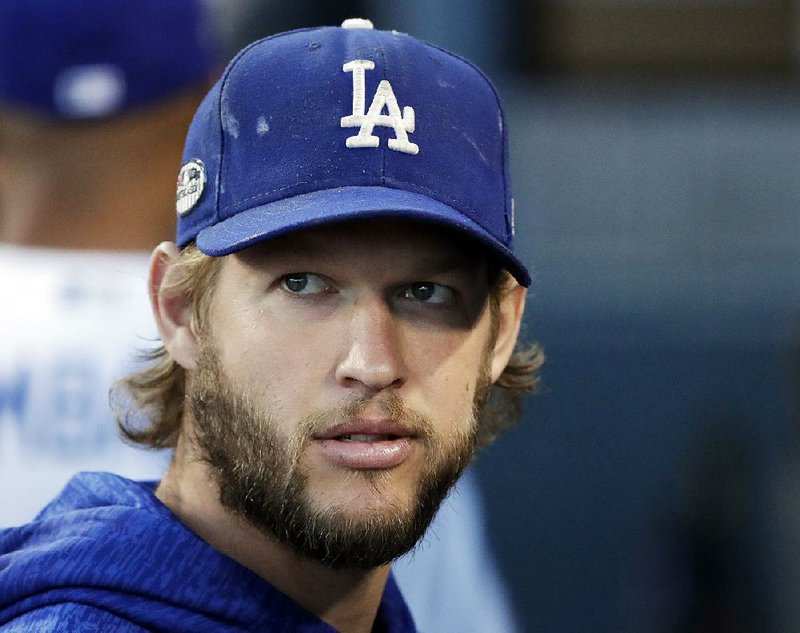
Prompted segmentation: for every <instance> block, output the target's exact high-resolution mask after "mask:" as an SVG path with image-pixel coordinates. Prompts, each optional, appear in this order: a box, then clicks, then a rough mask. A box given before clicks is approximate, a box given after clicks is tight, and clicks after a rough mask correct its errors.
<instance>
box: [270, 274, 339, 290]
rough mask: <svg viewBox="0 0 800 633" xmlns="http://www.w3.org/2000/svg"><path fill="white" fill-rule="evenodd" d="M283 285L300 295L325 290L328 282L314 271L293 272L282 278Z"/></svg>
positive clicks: (285, 288) (284, 287)
mask: <svg viewBox="0 0 800 633" xmlns="http://www.w3.org/2000/svg"><path fill="white" fill-rule="evenodd" d="M281 287H283V289H284V290H288V291H289V292H291V293H294V294H298V295H311V294H318V293H321V292H325V291H326V290H328V284H327V283H326V282H325V280H324V279H323V278H322V277H320V276H319V275H315V274H313V273H292V274H290V275H284V276H283V278H282V279H281Z"/></svg>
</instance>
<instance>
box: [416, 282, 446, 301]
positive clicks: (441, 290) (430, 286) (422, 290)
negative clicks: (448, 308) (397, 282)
mask: <svg viewBox="0 0 800 633" xmlns="http://www.w3.org/2000/svg"><path fill="white" fill-rule="evenodd" d="M403 296H404V297H405V298H406V299H416V300H417V301H424V302H425V303H447V302H448V301H450V300H452V299H453V296H454V293H453V289H452V288H448V287H447V286H442V285H441V284H435V283H433V282H432V281H419V282H417V283H413V284H411V285H410V286H409V287H408V288H407V289H406V290H405V292H404V293H403Z"/></svg>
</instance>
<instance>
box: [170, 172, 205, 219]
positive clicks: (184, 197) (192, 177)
mask: <svg viewBox="0 0 800 633" xmlns="http://www.w3.org/2000/svg"><path fill="white" fill-rule="evenodd" d="M205 186H206V166H205V165H203V161H201V160H198V159H194V160H190V161H189V162H188V163H186V164H185V165H184V166H183V167H181V170H180V171H179V172H178V183H177V191H176V193H175V208H176V209H177V210H178V215H180V216H184V215H186V214H187V213H189V211H191V210H192V209H193V208H194V205H196V204H197V201H198V200H200V196H202V195H203V189H205Z"/></svg>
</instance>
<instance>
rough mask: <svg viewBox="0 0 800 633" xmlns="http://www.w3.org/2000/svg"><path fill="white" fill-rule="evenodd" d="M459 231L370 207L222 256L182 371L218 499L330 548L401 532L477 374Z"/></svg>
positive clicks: (464, 425) (434, 499)
mask: <svg viewBox="0 0 800 633" xmlns="http://www.w3.org/2000/svg"><path fill="white" fill-rule="evenodd" d="M467 249H468V246H467V245H466V244H465V243H460V242H457V241H454V239H453V236H452V234H451V233H448V232H446V231H440V230H437V229H435V228H433V227H431V226H429V225H427V226H426V225H419V224H414V223H410V222H402V221H389V220H381V221H378V220H372V221H368V222H360V223H352V224H347V225H337V226H333V227H323V228H318V229H311V230H307V231H303V232H299V233H296V234H292V235H289V236H285V237H282V238H278V239H275V240H271V241H269V242H267V243H264V244H261V245H257V246H254V247H251V248H249V249H246V250H245V251H242V252H240V253H238V254H236V255H233V256H230V257H228V258H226V259H225V261H224V262H223V265H222V269H221V270H220V273H219V277H218V280H217V285H216V289H215V291H214V297H213V300H212V303H211V307H210V312H209V315H208V320H207V323H208V327H207V330H208V331H207V332H204V333H203V334H202V335H201V339H200V347H199V352H198V357H197V369H196V371H195V372H194V373H193V376H192V380H191V384H190V389H189V400H190V406H191V410H192V414H193V417H194V419H195V421H196V430H197V440H198V443H199V445H200V447H201V449H202V450H203V451H204V453H205V455H206V457H207V459H208V461H209V463H210V464H211V465H212V467H213V468H214V472H215V475H216V478H217V483H218V484H219V486H220V494H221V500H222V502H223V504H225V505H226V506H228V507H229V508H230V509H231V510H233V511H235V512H237V513H239V514H242V515H243V516H244V517H245V518H247V519H248V520H249V521H251V522H252V523H253V524H254V525H256V526H258V527H259V528H261V529H263V530H265V531H267V532H268V533H271V534H274V535H275V536H276V537H277V538H278V539H279V540H281V541H282V542H284V543H287V544H289V545H290V546H291V547H293V548H294V549H295V550H296V551H298V552H300V553H301V554H303V555H305V556H309V557H311V558H312V559H315V560H318V561H320V562H323V563H324V564H326V565H330V566H352V567H374V566H378V565H381V564H385V563H388V562H389V561H391V560H392V559H394V558H396V557H397V556H399V555H401V554H402V553H404V552H405V551H407V550H408V549H410V548H411V547H413V545H414V543H415V542H416V541H417V540H418V539H419V538H421V536H422V534H423V533H424V531H425V529H426V528H427V526H428V524H429V522H430V520H431V519H432V518H433V515H434V514H435V512H436V510H437V508H438V506H439V504H440V502H441V500H442V499H443V497H444V495H445V494H446V493H447V491H448V490H449V488H450V486H451V485H452V484H453V483H454V482H455V480H456V479H457V478H458V476H459V475H460V473H461V472H462V470H463V469H464V467H465V466H466V465H467V464H468V463H469V460H470V458H471V457H472V454H473V451H474V447H475V436H476V419H477V410H478V409H479V407H480V405H481V403H482V400H483V398H484V396H485V395H486V392H487V390H488V388H489V382H490V379H489V364H490V361H491V358H492V350H493V347H492V343H493V341H492V340H491V338H492V337H491V333H490V330H491V327H490V315H489V308H488V283H487V272H486V268H485V265H484V264H483V262H482V261H476V258H475V255H474V250H473V253H472V256H471V257H470V253H469V251H468V250H467Z"/></svg>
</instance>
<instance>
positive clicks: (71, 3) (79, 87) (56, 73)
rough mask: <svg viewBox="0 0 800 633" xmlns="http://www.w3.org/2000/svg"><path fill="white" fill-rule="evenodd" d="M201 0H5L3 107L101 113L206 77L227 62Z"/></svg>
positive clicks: (1, 10)
mask: <svg viewBox="0 0 800 633" xmlns="http://www.w3.org/2000/svg"><path fill="white" fill-rule="evenodd" d="M214 28H216V27H215V23H214V21H213V17H212V15H211V11H210V10H209V9H208V8H207V7H206V5H205V3H204V1H203V0H67V1H65V0H23V1H20V0H0V105H4V106H6V107H12V108H20V109H24V110H29V111H34V112H36V113H38V114H41V115H45V116H50V117H54V118H57V119H74V120H81V119H98V118H105V117H111V116H115V115H118V114H121V113H124V112H125V111H127V110H129V109H133V108H138V107H142V106H146V105H148V104H150V103H151V102H155V101H158V100H160V99H163V98H166V97H168V96H170V95H171V94H173V93H177V92H179V91H180V90H181V89H183V88H187V87H189V86H192V85H196V84H198V83H200V82H203V81H205V80H206V79H207V78H208V77H209V76H210V75H211V73H212V72H213V71H214V69H215V67H216V66H217V65H218V62H219V60H220V54H221V52H220V51H219V50H218V46H217V42H218V37H216V35H215V33H214V31H213V29H214Z"/></svg>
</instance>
